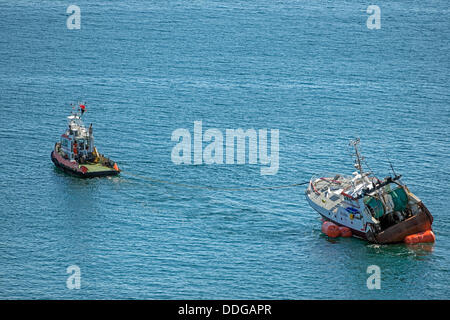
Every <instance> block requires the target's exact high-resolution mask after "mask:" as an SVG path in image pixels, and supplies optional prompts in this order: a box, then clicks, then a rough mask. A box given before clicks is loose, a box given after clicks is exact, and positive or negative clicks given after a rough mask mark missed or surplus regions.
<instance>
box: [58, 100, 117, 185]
mask: <svg viewBox="0 0 450 320" xmlns="http://www.w3.org/2000/svg"><path fill="white" fill-rule="evenodd" d="M85 110H86V106H85V105H84V104H80V105H78V107H77V109H76V110H75V111H72V112H71V114H70V115H69V116H68V117H67V119H68V128H67V130H66V132H65V133H63V134H62V135H61V139H60V141H59V142H56V143H55V147H54V150H53V151H52V153H51V159H52V161H53V163H54V164H55V165H56V166H57V167H58V168H61V169H62V170H63V171H64V172H67V173H70V174H73V175H76V176H79V177H83V178H92V177H103V176H115V175H118V174H119V173H120V169H119V167H118V166H117V163H115V162H114V161H112V160H111V159H109V158H106V157H105V156H103V155H102V154H99V153H98V151H97V148H96V147H95V146H94V135H93V129H92V124H91V125H90V126H89V129H86V128H85V126H84V124H83V121H82V120H81V117H82V115H83V114H84V112H85Z"/></svg>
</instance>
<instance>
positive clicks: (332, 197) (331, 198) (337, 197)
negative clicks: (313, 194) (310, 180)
mask: <svg viewBox="0 0 450 320" xmlns="http://www.w3.org/2000/svg"><path fill="white" fill-rule="evenodd" d="M339 199H340V197H339V196H338V195H335V194H333V195H332V196H331V197H330V200H331V201H337V200H339Z"/></svg>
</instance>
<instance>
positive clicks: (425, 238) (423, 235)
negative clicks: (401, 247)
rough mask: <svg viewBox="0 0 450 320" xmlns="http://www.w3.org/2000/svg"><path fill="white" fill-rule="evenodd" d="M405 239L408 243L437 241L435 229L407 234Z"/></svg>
mask: <svg viewBox="0 0 450 320" xmlns="http://www.w3.org/2000/svg"><path fill="white" fill-rule="evenodd" d="M403 241H404V242H405V243H407V244H415V243H424V242H435V241H436V236H435V235H434V233H433V231H431V230H427V231H425V232H420V233H416V234H411V235H409V236H406V237H405V239H404V240H403Z"/></svg>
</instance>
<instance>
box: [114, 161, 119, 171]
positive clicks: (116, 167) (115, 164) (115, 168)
mask: <svg viewBox="0 0 450 320" xmlns="http://www.w3.org/2000/svg"><path fill="white" fill-rule="evenodd" d="M113 168H114V170H116V171H119V167H118V166H117V163H114V167H113Z"/></svg>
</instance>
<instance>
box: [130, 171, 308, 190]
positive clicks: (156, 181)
mask: <svg viewBox="0 0 450 320" xmlns="http://www.w3.org/2000/svg"><path fill="white" fill-rule="evenodd" d="M122 173H125V174H127V175H129V176H132V177H135V178H139V179H143V180H147V181H150V182H154V183H161V184H169V185H173V186H178V187H183V188H189V189H203V190H217V191H252V190H271V189H282V188H292V187H297V186H302V185H306V184H308V183H309V181H306V182H301V183H293V184H286V185H278V186H267V187H242V188H221V187H212V186H201V185H191V184H184V183H178V182H173V181H168V180H160V179H154V178H151V177H148V176H142V175H138V174H134V173H131V172H128V171H126V172H124V171H122Z"/></svg>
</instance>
